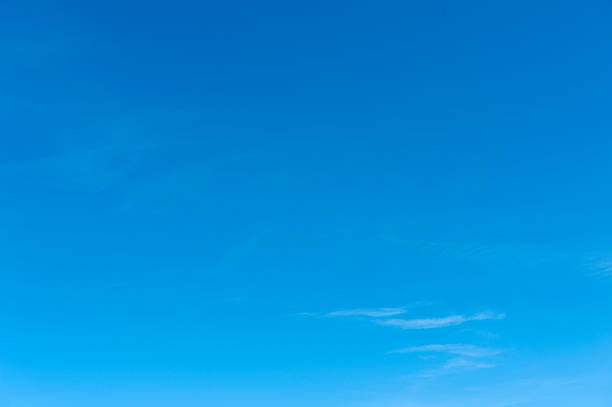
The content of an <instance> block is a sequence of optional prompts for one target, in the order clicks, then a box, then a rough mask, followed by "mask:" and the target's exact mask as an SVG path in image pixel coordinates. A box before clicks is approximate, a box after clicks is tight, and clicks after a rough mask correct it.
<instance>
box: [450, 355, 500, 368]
mask: <svg viewBox="0 0 612 407" xmlns="http://www.w3.org/2000/svg"><path fill="white" fill-rule="evenodd" d="M493 367H495V365H494V364H492V363H485V362H477V361H475V360H470V359H463V358H455V359H450V360H448V361H447V362H446V363H445V364H444V365H443V366H442V369H457V368H468V369H491V368H493Z"/></svg>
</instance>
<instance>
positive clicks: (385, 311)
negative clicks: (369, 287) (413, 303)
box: [325, 307, 406, 318]
mask: <svg viewBox="0 0 612 407" xmlns="http://www.w3.org/2000/svg"><path fill="white" fill-rule="evenodd" d="M405 312H406V307H398V308H375V309H351V310H342V311H334V312H330V313H327V314H325V316H327V317H359V316H361V317H372V318H384V317H391V316H394V315H400V314H404V313H405Z"/></svg>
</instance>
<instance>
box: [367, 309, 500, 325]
mask: <svg viewBox="0 0 612 407" xmlns="http://www.w3.org/2000/svg"><path fill="white" fill-rule="evenodd" d="M503 318H505V315H504V314H495V313H491V312H481V313H479V314H475V315H472V316H464V315H451V316H448V317H443V318H424V319H385V320H381V321H377V323H378V324H379V325H384V326H395V327H398V328H401V329H433V328H444V327H447V326H456V325H461V324H464V323H466V322H469V321H483V320H487V319H503Z"/></svg>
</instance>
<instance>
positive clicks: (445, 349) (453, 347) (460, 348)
mask: <svg viewBox="0 0 612 407" xmlns="http://www.w3.org/2000/svg"><path fill="white" fill-rule="evenodd" d="M428 352H438V353H449V354H452V355H459V356H465V357H472V358H482V357H488V356H495V355H497V354H499V353H501V351H500V350H498V349H489V348H481V347H478V346H474V345H458V344H448V345H439V344H433V345H423V346H413V347H409V348H403V349H398V350H394V351H392V352H391V353H428Z"/></svg>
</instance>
